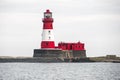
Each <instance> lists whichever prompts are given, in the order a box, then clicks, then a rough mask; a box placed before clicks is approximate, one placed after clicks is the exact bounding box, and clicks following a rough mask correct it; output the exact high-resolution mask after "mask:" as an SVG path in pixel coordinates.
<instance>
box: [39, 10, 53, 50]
mask: <svg viewBox="0 0 120 80" xmlns="http://www.w3.org/2000/svg"><path fill="white" fill-rule="evenodd" d="M42 22H43V32H42V41H41V49H53V48H55V42H54V35H53V18H52V12H50V10H46V12H44V18H43V20H42Z"/></svg>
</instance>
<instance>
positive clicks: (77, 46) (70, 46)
mask: <svg viewBox="0 0 120 80" xmlns="http://www.w3.org/2000/svg"><path fill="white" fill-rule="evenodd" d="M58 48H60V49H62V50H84V43H81V42H77V43H64V42H61V43H58Z"/></svg>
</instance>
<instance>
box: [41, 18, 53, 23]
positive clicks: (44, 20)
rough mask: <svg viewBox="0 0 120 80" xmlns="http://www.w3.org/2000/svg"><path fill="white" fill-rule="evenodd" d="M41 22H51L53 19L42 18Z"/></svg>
mask: <svg viewBox="0 0 120 80" xmlns="http://www.w3.org/2000/svg"><path fill="white" fill-rule="evenodd" d="M42 21H43V22H53V18H43V19H42Z"/></svg>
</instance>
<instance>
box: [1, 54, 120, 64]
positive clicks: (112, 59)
mask: <svg viewBox="0 0 120 80" xmlns="http://www.w3.org/2000/svg"><path fill="white" fill-rule="evenodd" d="M5 62H31V63H35V62H39V63H49V62H53V63H54V62H55V63H57V62H113V63H120V57H108V56H104V57H87V58H75V59H68V58H63V59H62V58H56V57H52V58H50V57H9V56H0V63H5Z"/></svg>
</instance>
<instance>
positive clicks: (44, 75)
mask: <svg viewBox="0 0 120 80" xmlns="http://www.w3.org/2000/svg"><path fill="white" fill-rule="evenodd" d="M0 80H120V63H0Z"/></svg>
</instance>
